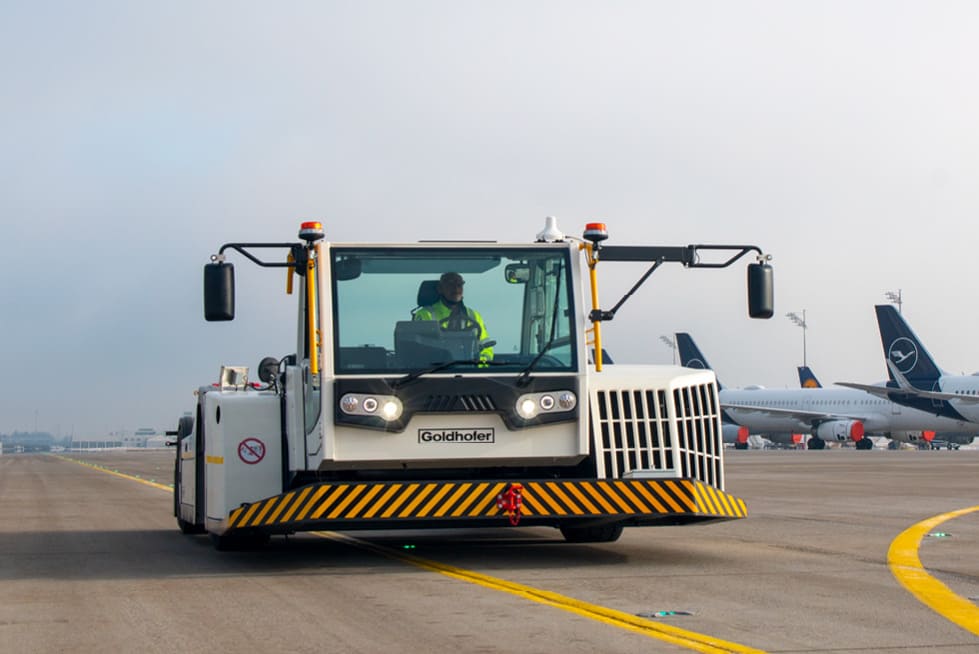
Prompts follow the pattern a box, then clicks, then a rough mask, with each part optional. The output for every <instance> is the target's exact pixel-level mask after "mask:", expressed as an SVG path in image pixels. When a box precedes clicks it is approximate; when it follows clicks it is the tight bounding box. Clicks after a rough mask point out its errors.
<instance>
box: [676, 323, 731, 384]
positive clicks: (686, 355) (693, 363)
mask: <svg viewBox="0 0 979 654" xmlns="http://www.w3.org/2000/svg"><path fill="white" fill-rule="evenodd" d="M676 347H677V349H678V350H679V351H680V365H681V366H684V367H685V368H700V369H703V370H713V368H711V367H710V364H709V363H707V357H705V356H704V354H703V352H701V351H700V348H699V347H697V344H696V343H694V342H693V337H692V336H690V334H687V333H686V332H677V334H676ZM717 388H718V389H720V388H723V386H722V385H721V380H720V379H718V380H717Z"/></svg>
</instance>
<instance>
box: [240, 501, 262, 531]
mask: <svg viewBox="0 0 979 654" xmlns="http://www.w3.org/2000/svg"><path fill="white" fill-rule="evenodd" d="M258 507H259V503H255V504H252V505H251V506H250V507H248V511H247V512H246V513H245V515H244V517H243V518H242V519H241V520H240V521H239V524H241V525H243V526H245V527H247V526H248V520H249V519H250V518H251V517H252V514H253V513H255V510H256V509H257V508H258Z"/></svg>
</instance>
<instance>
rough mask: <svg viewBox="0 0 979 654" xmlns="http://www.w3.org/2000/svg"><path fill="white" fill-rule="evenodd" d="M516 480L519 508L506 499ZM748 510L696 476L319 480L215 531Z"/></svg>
mask: <svg viewBox="0 0 979 654" xmlns="http://www.w3.org/2000/svg"><path fill="white" fill-rule="evenodd" d="M517 485H519V486H520V489H519V495H520V498H521V501H522V506H520V508H519V509H518V510H517V511H516V513H517V514H518V515H516V516H514V515H513V513H514V511H509V512H508V511H506V510H504V509H503V508H502V507H501V506H500V504H501V502H500V500H501V498H502V497H504V495H505V494H507V493H508V492H511V493H512V489H513V487H515V486H517ZM747 514H748V511H747V507H746V506H745V503H744V500H742V499H740V498H738V497H735V496H733V495H730V494H728V493H725V492H723V491H720V490H718V489H716V488H714V487H712V486H709V485H707V484H704V483H703V482H701V481H698V480H695V479H625V480H623V479H616V480H594V479H588V480H553V479H549V480H520V481H519V482H517V481H511V480H493V481H482V480H481V481H471V482H467V481H430V482H426V481H420V482H319V483H314V484H310V485H307V486H303V487H301V488H296V489H294V490H291V491H288V492H286V493H282V494H281V495H276V496H273V497H269V498H266V499H263V500H259V501H257V502H254V503H251V504H244V505H242V506H241V507H239V508H237V509H234V510H232V511H231V512H230V514H229V515H228V516H227V518H226V519H225V520H224V521H222V524H221V526H220V527H221V528H219V529H218V530H216V531H232V530H239V529H248V530H258V531H264V532H268V533H290V532H295V531H310V530H316V529H409V528H432V527H501V526H509V525H513V524H519V525H520V526H535V525H547V526H560V525H571V524H589V523H593V524H601V523H622V524H623V525H627V526H645V525H677V524H691V523H700V522H708V521H720V520H733V519H738V518H744V517H746V516H747Z"/></svg>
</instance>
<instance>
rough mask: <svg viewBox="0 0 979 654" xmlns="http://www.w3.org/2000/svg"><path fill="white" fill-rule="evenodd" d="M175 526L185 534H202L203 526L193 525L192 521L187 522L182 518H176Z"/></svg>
mask: <svg viewBox="0 0 979 654" xmlns="http://www.w3.org/2000/svg"><path fill="white" fill-rule="evenodd" d="M177 526H178V527H180V533H182V534H187V535H188V536H189V535H191V534H203V533H204V526H203V525H195V524H194V523H193V522H187V521H186V520H184V519H183V518H177Z"/></svg>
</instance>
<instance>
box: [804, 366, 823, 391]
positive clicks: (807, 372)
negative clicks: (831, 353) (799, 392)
mask: <svg viewBox="0 0 979 654" xmlns="http://www.w3.org/2000/svg"><path fill="white" fill-rule="evenodd" d="M799 386H801V387H802V388H822V387H823V385H822V384H820V383H819V380H818V379H816V373H814V372H813V371H812V368H810V367H809V366H799Z"/></svg>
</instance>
